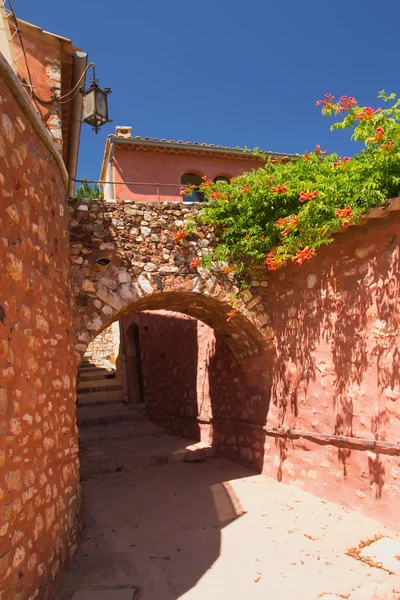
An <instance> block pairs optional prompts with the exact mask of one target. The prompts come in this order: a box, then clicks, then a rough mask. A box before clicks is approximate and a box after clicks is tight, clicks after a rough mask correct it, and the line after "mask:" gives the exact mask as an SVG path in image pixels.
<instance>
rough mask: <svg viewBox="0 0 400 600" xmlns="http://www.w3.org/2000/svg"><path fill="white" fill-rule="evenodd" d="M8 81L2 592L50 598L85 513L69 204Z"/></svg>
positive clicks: (0, 393)
mask: <svg viewBox="0 0 400 600" xmlns="http://www.w3.org/2000/svg"><path fill="white" fill-rule="evenodd" d="M8 86H9V82H8V81H6V80H5V79H3V78H2V76H1V75H0V104H1V116H0V193H1V209H0V597H1V600H17V599H18V600H28V599H34V598H39V599H40V600H42V599H44V600H46V599H47V598H48V597H49V596H48V589H49V586H51V584H52V582H53V580H54V578H55V577H56V575H57V573H58V572H60V570H61V568H62V566H63V565H64V564H65V561H66V559H67V558H68V556H69V555H70V554H72V552H73V550H74V547H75V545H76V536H77V531H78V527H79V523H80V491H79V483H78V482H79V467H78V458H77V452H78V446H77V430H76V424H75V422H76V417H75V374H76V365H75V357H74V352H73V330H72V321H71V319H72V309H71V295H70V270H69V243H68V207H67V203H66V200H65V186H64V182H63V176H62V171H61V169H60V166H59V165H58V163H57V162H56V160H55V159H54V155H53V154H52V152H51V151H49V145H45V144H44V143H43V142H42V141H41V138H40V137H39V136H38V134H37V133H36V131H35V130H34V129H33V127H32V121H31V120H30V118H29V117H28V116H27V113H26V112H24V111H23V110H22V109H21V108H20V106H19V104H18V102H17V101H16V98H15V97H14V96H13V94H12V93H11V91H10V88H9V87H8ZM33 121H34V119H33ZM37 126H38V127H39V128H40V127H41V125H40V124H39V121H37ZM50 146H51V143H50ZM53 148H54V152H57V149H56V148H55V147H54V146H53Z"/></svg>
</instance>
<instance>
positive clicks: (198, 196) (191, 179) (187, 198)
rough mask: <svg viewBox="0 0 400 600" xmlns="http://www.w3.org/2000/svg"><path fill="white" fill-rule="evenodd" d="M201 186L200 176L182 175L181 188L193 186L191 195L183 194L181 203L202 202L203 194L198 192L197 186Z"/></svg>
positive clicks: (193, 174) (194, 174)
mask: <svg viewBox="0 0 400 600" xmlns="http://www.w3.org/2000/svg"><path fill="white" fill-rule="evenodd" d="M201 184H202V179H201V176H200V175H197V174H196V173H184V174H183V175H182V177H181V185H182V186H194V189H193V191H192V192H191V194H184V196H183V201H184V202H188V203H192V202H204V194H203V192H200V191H199V186H200V185H201Z"/></svg>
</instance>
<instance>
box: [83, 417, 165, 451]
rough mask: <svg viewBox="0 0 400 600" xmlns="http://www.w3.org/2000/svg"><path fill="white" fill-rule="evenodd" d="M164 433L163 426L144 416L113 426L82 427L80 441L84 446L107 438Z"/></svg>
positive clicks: (131, 437)
mask: <svg viewBox="0 0 400 600" xmlns="http://www.w3.org/2000/svg"><path fill="white" fill-rule="evenodd" d="M164 433H165V432H164V430H163V428H162V427H159V426H158V425H156V424H155V423H153V422H152V421H150V420H149V419H147V418H144V419H142V420H140V421H137V420H136V421H122V422H121V423H115V424H114V425H113V426H112V427H109V426H107V425H93V426H92V427H82V428H81V429H80V431H79V441H80V443H81V445H82V448H84V447H86V444H92V443H96V444H97V443H100V442H103V441H105V440H126V439H134V438H139V437H140V438H141V437H150V436H157V435H162V434H164Z"/></svg>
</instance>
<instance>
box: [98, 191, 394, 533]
mask: <svg viewBox="0 0 400 600" xmlns="http://www.w3.org/2000/svg"><path fill="white" fill-rule="evenodd" d="M396 207H397V208H396ZM398 208H399V201H398V200H397V199H396V200H394V201H393V202H392V206H391V209H392V210H390V211H386V212H385V211H374V212H373V213H371V215H370V218H369V219H368V220H366V221H365V223H364V225H362V226H359V227H353V228H351V229H349V230H348V231H347V232H343V233H339V234H337V235H336V238H335V240H334V242H333V243H332V245H331V246H329V247H326V248H324V249H321V250H320V251H319V253H318V255H317V256H316V257H315V258H314V259H313V260H312V261H311V262H310V263H305V264H303V265H302V266H301V267H297V266H295V265H293V264H290V265H288V266H287V267H285V268H284V269H282V270H281V271H277V272H269V273H268V272H264V273H263V274H262V277H261V280H260V281H256V280H254V281H253V282H252V286H251V288H250V290H248V291H247V292H246V302H247V304H246V306H251V303H253V302H254V301H255V303H256V306H259V305H260V304H262V306H263V307H268V316H269V317H270V318H271V321H270V322H269V325H270V326H271V325H272V326H273V330H274V336H275V337H274V341H275V347H272V348H271V347H270V348H269V349H266V350H265V352H264V353H262V352H259V353H258V354H257V353H253V354H252V355H249V356H241V357H240V361H238V360H237V354H236V355H235V354H234V353H233V352H232V347H231V344H232V337H231V335H232V330H229V329H228V326H231V325H232V323H233V326H234V325H235V318H236V317H234V318H233V319H232V321H231V322H230V323H228V324H226V319H225V326H226V329H225V331H224V329H223V326H222V323H220V325H221V326H220V328H219V329H218V330H216V329H215V328H214V331H212V330H211V329H210V328H209V327H206V325H205V324H201V323H198V322H196V321H194V320H193V319H190V318H188V317H187V316H186V317H181V316H179V315H177V314H175V315H172V316H171V315H170V316H169V317H167V316H166V314H163V313H158V314H155V313H154V312H148V313H142V314H140V315H138V314H136V315H135V316H133V317H130V318H131V319H132V320H134V321H135V322H137V323H138V325H139V327H140V340H141V352H142V369H143V377H144V388H145V400H146V402H147V404H148V408H149V412H150V415H151V416H152V418H154V419H155V420H157V422H158V423H161V424H163V425H164V426H166V427H167V428H168V429H169V431H171V432H173V433H175V434H178V435H190V436H197V437H200V436H203V438H205V437H206V436H208V435H210V436H212V439H213V443H214V444H215V445H216V446H217V447H218V448H219V450H220V452H221V453H222V454H223V455H224V456H226V457H228V458H232V459H234V460H239V461H240V462H242V463H243V464H246V465H248V466H252V467H253V468H255V469H257V470H259V471H261V470H263V472H264V473H266V474H267V475H269V476H272V477H274V478H277V479H278V480H280V481H283V482H286V483H292V484H295V485H298V486H302V487H304V488H306V489H307V490H309V491H312V492H313V493H316V494H318V495H320V496H322V497H326V498H329V499H331V500H335V501H338V502H343V503H345V504H347V505H349V506H351V507H352V508H356V509H359V510H360V511H363V512H364V513H366V514H369V515H371V516H374V517H376V518H379V519H381V520H383V521H385V522H387V523H390V524H391V525H392V526H395V527H396V526H398V525H397V516H396V513H397V508H396V506H397V501H398V499H399V494H400V486H399V484H398V480H399V477H400V458H399V456H400V438H399V425H400V374H399V373H400V369H399V366H400V359H399V350H398V344H399V318H400V315H399V306H400V304H399V266H400V246H399V235H398V231H399V225H400V215H399V212H398V210H397V209H398ZM111 210H114V209H113V208H112V209H111ZM122 210H123V209H122ZM375 217H382V218H375ZM125 235H126V234H125ZM138 237H140V236H138ZM116 241H117V237H114V238H113V243H114V244H115V247H116V249H117V251H118V243H116ZM135 241H136V240H133V241H132V245H133V244H134V243H135ZM125 248H126V245H125ZM155 249H156V248H155ZM151 252H153V250H152V249H151V248H150V247H149V250H148V252H147V254H144V253H143V255H142V257H143V259H142V263H143V264H142V265H140V267H138V269H139V271H140V272H142V271H141V269H143V265H146V264H148V262H147V261H150V260H152V258H151V257H152V254H151ZM155 256H156V257H157V254H155ZM155 262H156V261H155ZM154 264H155V263H154ZM186 264H187V263H186ZM87 273H89V270H88V271H87ZM188 273H189V271H188ZM151 277H152V274H151V272H150V275H149V279H148V280H149V281H152V282H153V285H154V279H156V278H157V277H159V275H158V272H157V274H156V276H155V278H154V279H151ZM132 280H134V278H133V277H132ZM99 281H100V279H99ZM117 287H118V286H117ZM179 289H180V288H179V281H178V283H177V297H180V298H181V304H180V305H179V302H178V301H177V304H176V305H175V306H172V307H171V306H165V305H162V304H161V299H162V292H161V290H158V291H156V292H154V293H153V294H152V295H151V294H149V296H147V297H144V298H143V300H142V301H141V302H142V305H140V304H139V307H138V304H136V303H134V304H133V305H129V303H127V304H126V312H129V311H130V310H132V308H133V310H135V307H138V308H139V309H140V308H141V306H142V307H143V310H146V309H149V308H150V309H153V308H154V309H157V308H175V310H178V311H179V312H181V313H186V315H191V316H195V317H197V316H198V317H199V318H200V319H201V318H202V314H203V315H204V316H203V318H204V320H205V321H207V324H208V325H211V326H212V319H210V320H209V319H208V315H207V313H206V312H204V313H201V312H199V313H198V314H194V313H193V310H192V304H191V302H190V301H188V297H187V296H185V293H184V291H182V292H181V296H179ZM181 290H182V288H181ZM157 298H158V299H159V301H160V302H159V304H157V302H156V299H157ZM261 298H262V302H261ZM145 300H146V301H147V303H146V302H145ZM193 301H194V302H195V303H197V302H198V300H197V299H196V298H194V300H193ZM152 303H153V304H152ZM244 314H245V313H244V312H243V313H242V314H241V315H239V318H243V315H244ZM234 333H236V335H240V334H238V332H237V331H236V332H234ZM199 382H202V383H201V384H200V383H199ZM202 386H203V387H202Z"/></svg>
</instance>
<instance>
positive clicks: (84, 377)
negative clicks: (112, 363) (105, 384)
mask: <svg viewBox="0 0 400 600" xmlns="http://www.w3.org/2000/svg"><path fill="white" fill-rule="evenodd" d="M117 375H118V373H117V371H99V370H97V369H96V370H93V371H89V370H87V371H83V372H80V373H79V376H78V377H79V382H80V383H81V382H84V381H96V380H103V379H107V380H108V379H116V377H117Z"/></svg>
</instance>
